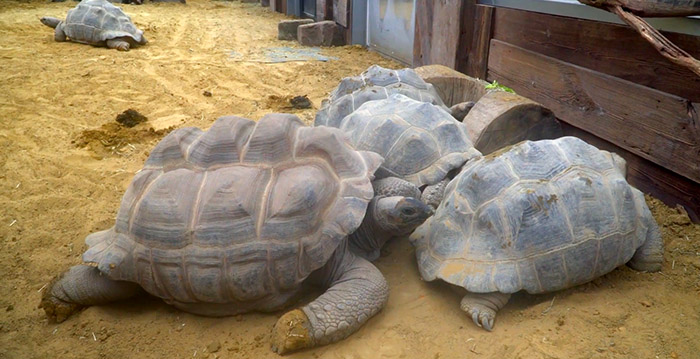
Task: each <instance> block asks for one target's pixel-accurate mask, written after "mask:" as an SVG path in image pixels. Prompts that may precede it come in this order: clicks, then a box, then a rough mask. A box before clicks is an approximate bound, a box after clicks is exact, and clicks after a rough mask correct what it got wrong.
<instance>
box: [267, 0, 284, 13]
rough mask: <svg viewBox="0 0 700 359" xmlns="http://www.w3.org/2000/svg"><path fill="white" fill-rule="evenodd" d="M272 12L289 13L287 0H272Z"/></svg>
mask: <svg viewBox="0 0 700 359" xmlns="http://www.w3.org/2000/svg"><path fill="white" fill-rule="evenodd" d="M270 10H272V11H277V12H281V13H283V14H286V13H287V0H270Z"/></svg>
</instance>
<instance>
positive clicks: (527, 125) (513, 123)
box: [463, 91, 562, 155]
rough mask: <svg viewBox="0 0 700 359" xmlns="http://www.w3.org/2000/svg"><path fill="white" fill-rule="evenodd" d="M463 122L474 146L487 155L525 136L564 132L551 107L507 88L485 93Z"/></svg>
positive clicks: (548, 136) (539, 137)
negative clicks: (506, 90)
mask: <svg viewBox="0 0 700 359" xmlns="http://www.w3.org/2000/svg"><path fill="white" fill-rule="evenodd" d="M463 122H464V124H465V125H466V126H467V131H468V132H469V137H470V138H471V140H472V142H474V147H476V149H477V150H479V151H480V152H481V153H483V154H484V155H487V154H489V153H491V152H494V151H497V150H499V149H501V148H503V147H506V146H510V145H513V144H516V143H518V142H520V141H524V140H533V141H535V140H543V139H552V138H558V137H561V136H562V130H561V126H560V125H559V122H558V121H557V119H556V118H555V117H554V114H553V113H552V111H550V110H549V109H548V108H546V107H544V106H542V105H540V104H538V103H536V102H534V101H532V100H529V99H527V98H525V97H522V96H520V95H516V94H513V93H509V92H504V91H491V92H489V93H487V94H486V95H484V96H483V97H482V98H481V99H480V100H479V101H478V102H477V103H476V104H475V105H474V107H473V108H472V109H471V111H469V114H467V116H466V117H465V118H464V121H463Z"/></svg>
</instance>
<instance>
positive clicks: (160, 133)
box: [71, 109, 175, 159]
mask: <svg viewBox="0 0 700 359" xmlns="http://www.w3.org/2000/svg"><path fill="white" fill-rule="evenodd" d="M174 129H175V128H174V127H168V128H164V129H158V130H156V129H154V128H153V126H152V125H151V124H150V123H149V122H148V119H147V118H146V116H143V115H142V114H140V113H139V112H137V111H136V110H133V109H129V110H126V111H124V112H123V113H121V114H119V115H117V118H116V119H115V120H114V122H109V123H106V124H104V125H102V126H100V128H99V129H95V130H84V131H82V132H80V135H78V137H77V138H75V139H74V140H73V141H71V143H73V144H75V146H76V147H79V148H87V149H89V150H90V152H91V153H92V157H93V158H96V159H102V158H104V157H108V156H128V155H131V154H133V153H134V152H137V151H138V148H137V147H136V145H140V144H151V143H152V142H153V141H155V140H160V139H161V138H163V137H164V136H165V135H167V134H168V133H170V131H172V130H174Z"/></svg>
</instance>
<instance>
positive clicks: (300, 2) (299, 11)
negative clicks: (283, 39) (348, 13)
mask: <svg viewBox="0 0 700 359" xmlns="http://www.w3.org/2000/svg"><path fill="white" fill-rule="evenodd" d="M354 2H356V1H354ZM314 12H316V7H314ZM287 15H292V16H296V17H300V18H301V17H305V18H308V17H309V15H307V14H306V13H305V12H304V0H287ZM310 18H311V19H314V20H315V19H316V14H313V16H310Z"/></svg>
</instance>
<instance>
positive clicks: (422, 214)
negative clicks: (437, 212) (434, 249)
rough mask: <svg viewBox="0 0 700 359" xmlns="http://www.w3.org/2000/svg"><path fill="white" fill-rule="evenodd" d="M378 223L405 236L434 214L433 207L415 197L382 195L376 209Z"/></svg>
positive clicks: (396, 234) (395, 234)
mask: <svg viewBox="0 0 700 359" xmlns="http://www.w3.org/2000/svg"><path fill="white" fill-rule="evenodd" d="M374 211H375V213H376V217H377V223H378V224H379V225H380V226H381V227H382V229H384V230H385V231H387V232H389V233H391V234H393V235H394V236H404V235H407V234H409V233H411V232H413V230H414V229H416V228H417V227H418V226H420V225H421V224H423V222H425V220H426V219H428V218H429V217H430V216H432V215H433V213H434V211H433V209H432V207H430V206H428V205H426V204H425V203H423V202H422V201H421V200H419V199H416V198H413V197H401V196H394V197H381V198H379V199H378V200H377V203H376V207H375V209H374Z"/></svg>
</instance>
